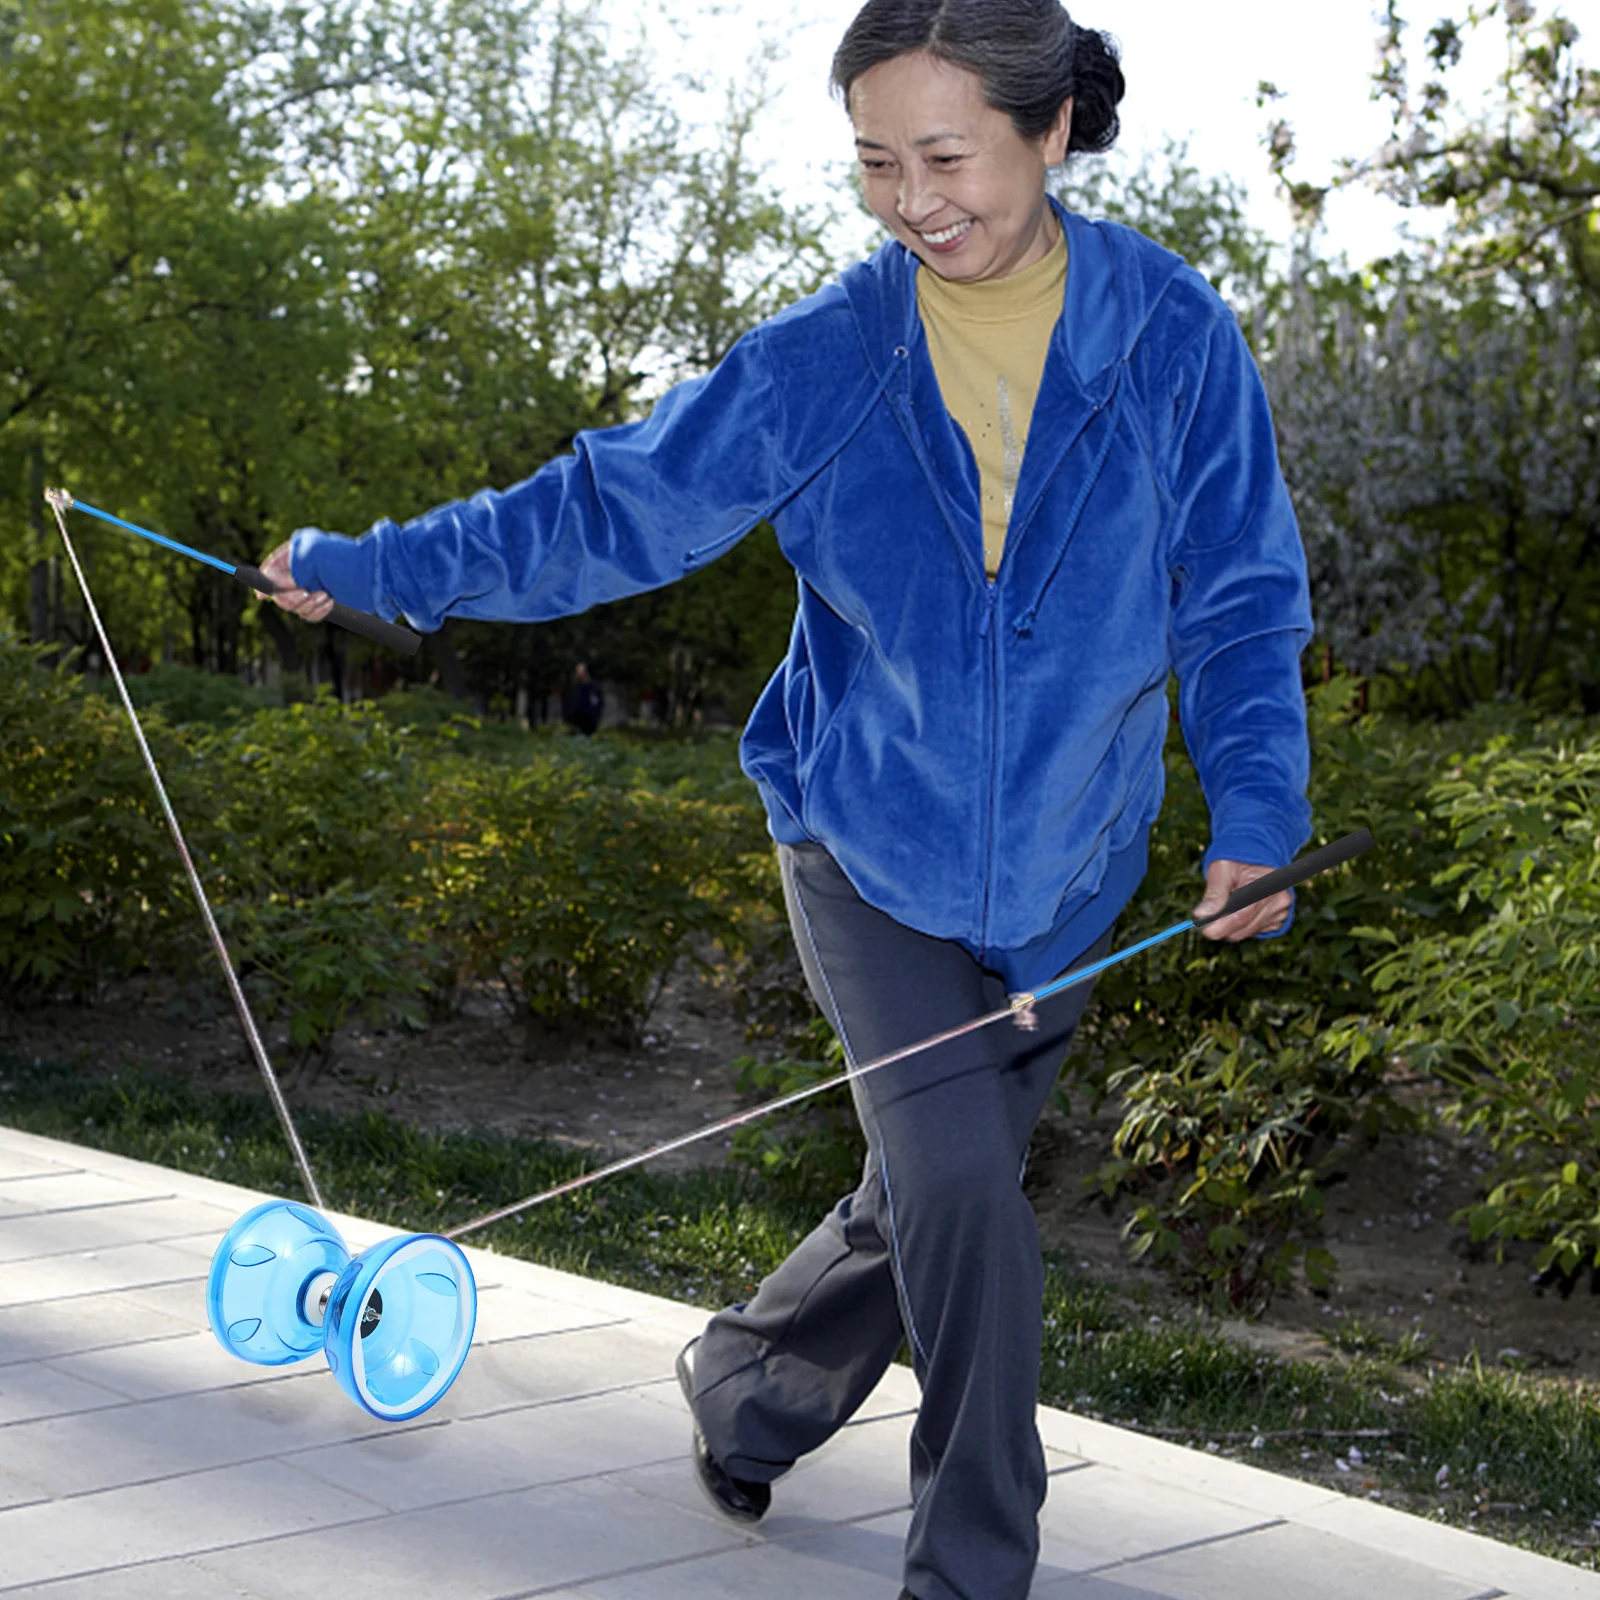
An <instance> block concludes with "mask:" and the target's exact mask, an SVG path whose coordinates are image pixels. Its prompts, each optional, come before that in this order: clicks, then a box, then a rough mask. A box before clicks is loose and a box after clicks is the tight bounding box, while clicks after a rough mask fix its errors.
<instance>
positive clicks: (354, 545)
mask: <svg viewBox="0 0 1600 1600" xmlns="http://www.w3.org/2000/svg"><path fill="white" fill-rule="evenodd" d="M289 571H290V573H291V574H292V575H293V577H294V581H295V582H296V583H297V584H298V585H299V586H300V587H301V588H302V589H309V590H317V589H320V590H322V591H324V592H325V593H327V594H330V595H332V596H333V598H334V599H335V600H337V601H338V602H339V604H340V605H344V606H349V607H350V608H351V609H352V610H355V611H365V612H368V613H370V614H371V615H373V616H379V617H383V618H385V619H386V620H387V621H391V622H392V621H393V620H394V618H395V615H396V612H395V610H394V608H393V607H387V608H386V607H385V606H384V603H383V599H382V596H381V595H380V593H379V586H378V541H377V540H376V539H375V538H373V537H372V536H371V535H370V534H369V535H368V536H367V537H365V538H361V539H350V538H346V537H345V535H344V534H342V533H324V532H323V531H322V530H321V529H320V528H301V529H300V530H299V531H298V532H296V533H295V534H294V536H293V538H292V539H291V540H290V541H289Z"/></svg>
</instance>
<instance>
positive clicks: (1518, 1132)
mask: <svg viewBox="0 0 1600 1600" xmlns="http://www.w3.org/2000/svg"><path fill="white" fill-rule="evenodd" d="M1430 798H1431V800H1432V802H1433V810H1434V814H1435V816H1436V817H1437V818H1438V819H1439V823H1440V825H1441V828H1442V829H1443V830H1444V831H1446V832H1447V833H1448V836H1449V838H1450V841H1451V844H1452V846H1453V850H1452V854H1453V856H1454V859H1453V860H1452V861H1451V863H1450V864H1449V865H1448V866H1445V867H1444V868H1443V869H1442V870H1440V871H1439V872H1437V873H1435V875H1434V878H1433V882H1434V885H1435V886H1436V887H1437V888H1438V889H1440V890H1444V891H1446V892H1450V891H1453V893H1454V902H1455V905H1454V908H1455V911H1456V912H1457V913H1458V918H1457V920H1456V922H1455V924H1454V925H1452V926H1450V927H1445V928H1441V929H1439V931H1438V932H1436V933H1434V934H1432V935H1431V936H1417V937H1413V938H1411V939H1409V940H1404V941H1402V940H1399V939H1397V938H1396V937H1394V935H1393V934H1392V932H1391V931H1390V930H1387V929H1384V928H1381V927H1379V928H1374V929H1373V930H1371V936H1372V937H1373V938H1374V939H1375V940H1379V941H1381V942H1382V943H1383V944H1384V945H1386V946H1388V947H1389V948H1388V950H1387V952H1386V953H1385V954H1384V955H1383V956H1382V958H1381V959H1380V960H1379V961H1377V962H1376V964H1375V966H1374V968H1373V983H1374V985H1375V987H1376V988H1377V989H1378V990H1379V991H1380V992H1381V994H1382V996H1383V999H1382V1006H1381V1009H1382V1015H1383V1017H1384V1019H1385V1020H1386V1021H1387V1022H1388V1024H1389V1028H1388V1031H1387V1032H1386V1034H1385V1035H1384V1046H1383V1047H1384V1048H1386V1049H1390V1050H1393V1051H1396V1052H1398V1053H1401V1054H1403V1055H1404V1056H1405V1057H1407V1058H1408V1059H1409V1060H1410V1062H1411V1064H1412V1065H1413V1066H1414V1067H1415V1068H1417V1069H1418V1070H1421V1071H1426V1072H1431V1073H1433V1074H1435V1075H1436V1076H1437V1077H1438V1078H1439V1079H1440V1080H1441V1081H1442V1083H1443V1084H1444V1085H1445V1086H1446V1087H1447V1089H1448V1091H1449V1093H1450V1102H1449V1114H1450V1115H1451V1117H1452V1118H1453V1120H1455V1121H1456V1122H1457V1123H1458V1124H1459V1125H1460V1126H1461V1127H1462V1128H1463V1129H1466V1130H1468V1131H1473V1132H1478V1133H1481V1134H1483V1135H1484V1136H1485V1137H1486V1138H1487V1139H1488V1141H1489V1143H1490V1146H1491V1147H1492V1149H1493V1150H1494V1151H1495V1152H1496V1155H1497V1157H1498V1167H1497V1170H1496V1172H1495V1174H1494V1177H1493V1182H1492V1187H1491V1189H1490V1192H1489V1193H1488V1195H1487V1197H1486V1198H1485V1199H1484V1200H1483V1201H1481V1202H1480V1203H1478V1204H1477V1205H1474V1206H1473V1207H1471V1208H1470V1209H1469V1210H1468V1211H1467V1212H1464V1213H1462V1214H1461V1215H1463V1216H1466V1217H1467V1218H1468V1219H1469V1220H1470V1222H1471V1227H1472V1234H1473V1237H1474V1239H1477V1240H1483V1239H1488V1238H1493V1239H1496V1240H1497V1241H1499V1242H1500V1244H1501V1245H1502V1247H1503V1244H1504V1241H1505V1240H1507V1239H1528V1240H1536V1241H1538V1242H1539V1243H1540V1246H1541V1248H1540V1250H1539V1254H1538V1258H1537V1264H1538V1266H1539V1267H1540V1268H1541V1269H1551V1268H1553V1269H1554V1270H1556V1271H1557V1272H1559V1273H1560V1274H1562V1275H1564V1276H1565V1277H1567V1278H1569V1279H1570V1277H1571V1276H1572V1275H1573V1274H1575V1273H1576V1272H1577V1271H1578V1270H1579V1269H1580V1267H1582V1266H1584V1265H1586V1264H1587V1265H1600V732H1597V731H1596V730H1595V729H1593V728H1592V727H1591V728H1590V729H1589V730H1588V731H1587V732H1585V731H1582V730H1581V729H1580V728H1578V727H1577V726H1575V725H1574V724H1572V723H1568V722H1552V723H1547V724H1544V725H1542V727H1541V729H1540V730H1539V733H1538V737H1537V742H1520V743H1519V742H1518V741H1517V740H1515V739H1514V738H1513V737H1512V736H1510V735H1509V734H1505V733H1500V734H1497V735H1496V736H1495V737H1494V738H1492V739H1491V741H1490V742H1489V744H1488V746H1487V747H1486V748H1485V749H1483V750H1481V751H1478V752H1476V753H1475V754H1472V755H1468V756H1466V757H1464V758H1463V759H1462V761H1461V762H1460V763H1459V765H1457V766H1456V767H1455V768H1454V769H1453V770H1452V771H1451V772H1450V773H1449V774H1448V775H1446V776H1443V777H1441V778H1439V779H1438V781H1436V782H1435V783H1434V784H1433V786H1432V788H1431V790H1430Z"/></svg>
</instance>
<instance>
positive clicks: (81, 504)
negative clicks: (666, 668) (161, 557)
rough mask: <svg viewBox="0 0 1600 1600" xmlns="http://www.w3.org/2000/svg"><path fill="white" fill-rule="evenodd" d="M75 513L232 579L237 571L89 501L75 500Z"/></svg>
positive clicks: (215, 558) (222, 562) (201, 552)
mask: <svg viewBox="0 0 1600 1600" xmlns="http://www.w3.org/2000/svg"><path fill="white" fill-rule="evenodd" d="M72 509H73V510H74V511H87V512H88V513H89V515H90V516H91V517H99V519H100V520H101V521H102V522H110V523H114V524H115V525H116V526H117V527H119V528H126V529H127V530H128V532H129V533H136V534H138V535H139V537H140V538H141V539H150V540H153V541H154V542H155V543H156V544H164V545H165V546H166V547H167V549H169V550H176V551H177V552H178V554H179V555H181V556H193V557H194V558H195V560H196V561H203V562H205V564H206V565H207V566H208V567H215V568H216V569H217V571H218V572H226V573H227V574H228V576H229V577H230V578H231V577H232V576H233V574H234V572H235V571H236V570H237V569H236V568H234V567H231V566H229V565H228V563H227V562H226V561H219V560H218V559H217V557H216V556H208V555H207V554H206V553H205V552H204V551H203V550H191V549H190V548H189V546H188V545H186V544H179V543H178V541H177V540H176V539H169V538H167V536H166V535H165V534H164V533H152V532H151V531H150V530H149V529H148V528H141V527H140V526H139V525H138V523H136V522H124V521H123V520H122V518H121V517H114V516H112V515H111V513H110V512H109V511H100V510H97V509H96V508H95V507H94V506H92V505H90V504H89V503H88V501H87V500H74V501H73V502H72Z"/></svg>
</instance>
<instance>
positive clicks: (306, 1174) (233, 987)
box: [45, 489, 322, 1211]
mask: <svg viewBox="0 0 1600 1600" xmlns="http://www.w3.org/2000/svg"><path fill="white" fill-rule="evenodd" d="M45 499H46V500H47V501H48V502H49V505H50V509H51V510H52V511H53V512H54V513H55V518H56V526H57V527H58V528H59V529H60V530H61V542H62V543H63V544H64V545H65V546H66V547H67V559H68V561H70V562H71V564H72V571H73V574H74V576H75V577H76V578H77V580H78V587H79V589H81V590H82V591H83V603H84V605H85V606H86V607H87V608H88V611H89V620H90V622H91V623H92V624H93V625H94V631H95V637H96V638H98V639H99V641H100V649H101V651H102V652H103V653H104V655H105V658H106V665H107V666H108V667H110V669H111V676H112V677H113V678H114V679H115V680H116V684H117V693H118V695H120V696H121V699H122V704H123V708H124V710H126V711H127V713H128V720H129V721H130V722H131V723H132V724H133V736H134V738H135V739H137V740H138V742H139V753H140V754H141V755H142V756H143V757H144V764H145V766H147V767H148V768H149V769H150V779H151V782H153V783H154V784H155V786H156V797H157V798H158V799H159V800H160V802H161V811H162V814H163V815H164V816H165V817H166V819H167V827H168V828H169V829H170V830H171V832H172V842H173V843H174V844H175V845H177V847H178V855H179V857H180V858H181V859H182V861H183V870H184V871H185V872H186V873H187V874H188V877H189V887H190V888H191V889H192V890H193V891H194V897H195V900H196V902H197V903H198V905H199V907H200V915H201V916H202V917H203V918H204V919H205V924H206V932H207V933H208V934H209V935H210V937H211V947H212V949H213V950H215V951H216V953H217V960H218V961H220V962H221V963H222V971H223V976H224V977H226V979H227V980H228V993H229V994H231V995H232V996H233V1005H234V1009H235V1010H236V1011H237V1012H238V1013H239V1021H240V1024H241V1025H242V1026H243V1028H244V1032H245V1037H246V1039H248V1040H249V1042H250V1053H251V1054H252V1055H253V1056H254V1057H255V1062H256V1066H257V1067H258V1068H260V1071H261V1077H262V1079H263V1081H264V1082H265V1083H266V1086H267V1094H268V1095H269V1096H270V1097H271V1100H272V1106H273V1109H274V1110H275V1111H276V1112H277V1114H278V1121H279V1122H280V1123H281V1124H282V1125H283V1131H284V1135H285V1137H286V1138H287V1139H288V1141H289V1148H290V1150H291V1151H293V1152H294V1159H295V1163H296V1165H297V1166H298V1167H299V1168H300V1176H301V1178H302V1180H303V1181H304V1183H305V1186H306V1193H307V1194H308V1195H309V1196H310V1197H311V1203H312V1205H314V1206H315V1207H316V1208H317V1210H319V1211H320V1210H321V1209H322V1191H321V1190H320V1189H319V1188H318V1187H317V1180H316V1177H315V1176H314V1175H313V1173H312V1171H311V1163H310V1161H308V1160H307V1159H306V1152H305V1146H304V1145H302V1144H301V1143H300V1135H299V1133H298V1132H297V1131H296V1129H295V1125H294V1119H293V1118H292V1117H291V1116H290V1115H289V1106H288V1103H287V1101H285V1100H284V1098H283V1090H282V1088H281V1087H280V1085H279V1083H278V1075H277V1073H275V1072H274V1071H273V1070H272V1063H271V1061H269V1060H268V1059H267V1051H266V1046H265V1045H263V1044H262V1042H261V1033H260V1030H259V1029H257V1027H256V1021H255V1018H254V1017H253V1016H252V1015H251V1014H250V1005H249V1002H248V1001H247V1000H246V999H245V997H244V990H243V989H242V988H241V987H240V985H239V976H238V973H237V972H235V971H234V966H233V958H232V957H231V956H230V955H229V954H228V947H227V944H226V943H225V942H224V941H223V937H222V932H221V930H220V929H219V928H218V927H217V919H216V918H215V917H214V916H212V914H211V902H210V901H209V900H208V899H207V898H206V891H205V888H204V886H203V885H202V884H201V882H200V874H199V873H198V872H197V871H196V870H195V865H194V858H193V856H191V855H190V853H189V846H188V844H187V842H186V841H185V840H184V837H183V829H182V828H181V827H179V826H178V818H177V814H176V813H175V812H174V811H173V809H172V802H171V801H169V800H168V799H167V790H166V785H165V784H163V783H162V781H161V773H160V772H159V770H158V769H157V767H156V762H155V757H154V756H153V755H151V753H150V746H149V743H148V742H147V741H146V739H145V736H144V727H143V725H142V724H141V723H140V721H139V713H138V712H137V711H135V710H134V708H133V701H132V699H131V698H130V697H129V694H128V686H127V684H125V683H124V682H123V681H122V671H121V669H120V668H119V667H118V666H117V657H116V652H115V651H114V650H113V649H112V648H111V641H110V640H109V639H108V638H107V637H106V630H105V627H104V625H103V624H102V623H101V621H100V612H99V611H98V609H97V608H96V606H95V603H94V596H93V595H92V594H91V593H90V591H89V580H88V578H87V577H86V576H85V575H84V571H83V567H82V565H81V564H80V563H79V561H78V552H77V551H76V550H75V549H74V548H73V544H72V536H71V535H70V534H69V533H68V532H67V519H66V517H65V515H64V509H65V508H66V507H69V506H70V505H71V504H72V497H71V496H70V495H68V494H67V492H66V491H65V490H64V489H49V490H47V491H46V492H45Z"/></svg>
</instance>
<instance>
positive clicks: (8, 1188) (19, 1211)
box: [0, 1167, 170, 1218]
mask: <svg viewBox="0 0 1600 1600" xmlns="http://www.w3.org/2000/svg"><path fill="white" fill-rule="evenodd" d="M169 1198H170V1195H163V1194H160V1193H151V1192H149V1191H141V1190H140V1189H139V1188H138V1187H137V1185H135V1184H132V1183H129V1182H128V1181H127V1180H126V1179H123V1178H111V1177H107V1176H105V1175H104V1174H103V1173H98V1172H83V1171H81V1170H79V1171H75V1170H72V1169H70V1168H65V1167H54V1168H48V1169H42V1170H40V1171H38V1172H33V1173H29V1174H27V1175H26V1176H25V1177H17V1178H10V1179H7V1178H0V1218H9V1217H28V1216H34V1215H37V1214H38V1213H40V1212H48V1211H85V1210H88V1209H90V1208H91V1207H94V1206H121V1205H127V1204H128V1202H129V1201H130V1200H158V1199H169Z"/></svg>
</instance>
